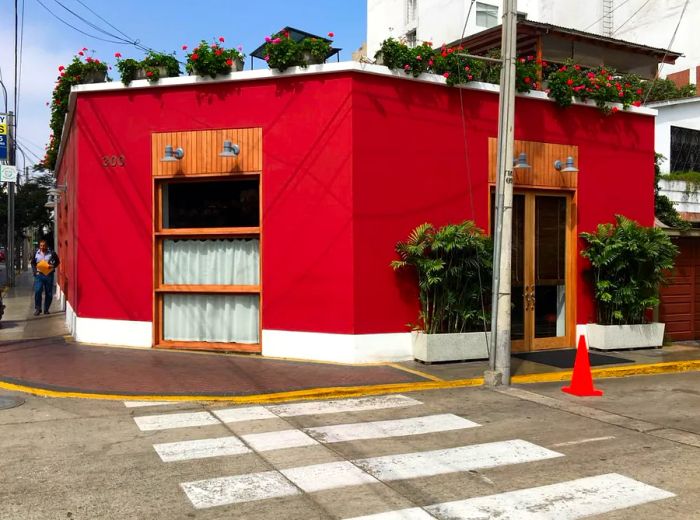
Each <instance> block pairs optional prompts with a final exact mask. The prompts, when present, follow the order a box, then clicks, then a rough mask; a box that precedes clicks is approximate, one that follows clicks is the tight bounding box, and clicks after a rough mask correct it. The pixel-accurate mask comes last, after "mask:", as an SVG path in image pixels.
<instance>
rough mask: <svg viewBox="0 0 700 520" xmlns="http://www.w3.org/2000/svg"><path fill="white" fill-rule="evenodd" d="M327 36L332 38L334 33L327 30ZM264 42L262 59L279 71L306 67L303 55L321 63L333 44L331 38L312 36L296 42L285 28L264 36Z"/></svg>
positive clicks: (306, 63)
mask: <svg viewBox="0 0 700 520" xmlns="http://www.w3.org/2000/svg"><path fill="white" fill-rule="evenodd" d="M328 36H329V37H330V38H332V37H333V36H335V35H334V34H333V33H332V32H329V33H328ZM265 42H266V43H265V47H264V53H265V54H264V57H263V59H264V60H265V61H266V62H267V65H268V66H269V67H270V68H271V69H277V70H279V71H280V72H284V71H285V70H287V69H288V68H290V67H306V66H307V65H308V62H307V60H306V57H305V55H308V56H309V57H310V58H311V60H312V61H313V62H317V63H323V62H324V61H326V58H327V57H328V54H329V53H330V50H331V45H332V44H333V40H327V39H325V38H312V37H309V38H304V39H302V40H301V41H298V42H297V41H295V40H294V39H292V38H291V36H290V35H289V31H285V30H283V31H280V32H278V33H275V34H273V35H272V36H266V37H265Z"/></svg>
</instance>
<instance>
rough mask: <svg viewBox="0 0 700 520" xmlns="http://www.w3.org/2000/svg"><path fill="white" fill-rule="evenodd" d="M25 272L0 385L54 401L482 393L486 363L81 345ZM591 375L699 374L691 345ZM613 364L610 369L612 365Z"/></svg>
mask: <svg viewBox="0 0 700 520" xmlns="http://www.w3.org/2000/svg"><path fill="white" fill-rule="evenodd" d="M31 287H32V277H31V273H29V272H25V273H23V274H22V275H20V276H19V277H18V278H17V286H16V287H15V288H13V289H10V290H9V291H8V292H7V294H6V296H5V304H6V306H7V309H6V314H5V317H4V319H3V320H2V322H0V388H4V389H7V390H15V391H24V392H28V393H34V394H37V395H44V396H54V397H88V398H101V399H119V398H140V399H155V400H162V399H166V400H168V399H172V400H186V399H194V400H197V399H203V398H205V399H207V400H228V401H233V402H263V401H279V400H285V399H298V398H316V397H327V398H330V397H338V396H356V395H369V394H378V393H385V392H406V391H418V390H427V389H439V388H456V387H469V386H479V385H481V384H483V379H482V374H483V373H484V371H485V370H486V368H487V363H486V362H485V361H474V362H465V363H447V364H434V365H424V364H420V363H417V362H405V363H379V364H368V365H347V364H333V363H314V362H307V361H297V360H287V359H271V358H262V357H260V356H251V355H237V354H222V353H205V352H184V351H162V350H153V349H133V348H120V347H107V346H96V345H86V344H77V343H75V342H73V341H72V339H71V338H70V337H68V336H66V332H67V331H66V330H65V327H64V321H65V316H64V314H63V313H61V312H56V311H57V310H58V309H57V306H56V303H54V305H53V309H52V310H53V313H52V314H50V315H48V316H45V315H41V316H33V297H32V291H31ZM605 354H606V356H608V357H607V358H601V359H603V361H602V363H603V364H602V365H600V366H597V367H595V368H594V369H593V373H594V377H595V378H597V379H598V378H609V377H622V376H627V375H637V374H644V373H666V372H683V371H687V370H700V347H698V345H697V344H694V343H691V344H684V345H673V346H669V347H664V348H663V349H650V350H638V351H625V352H612V353H605ZM610 363H611V364H610ZM513 374H514V377H513V382H514V383H515V384H518V383H533V382H546V381H567V380H569V379H570V378H571V370H570V369H568V368H557V367H553V366H550V365H547V364H543V363H540V362H534V361H531V360H527V359H519V358H515V357H514V358H513Z"/></svg>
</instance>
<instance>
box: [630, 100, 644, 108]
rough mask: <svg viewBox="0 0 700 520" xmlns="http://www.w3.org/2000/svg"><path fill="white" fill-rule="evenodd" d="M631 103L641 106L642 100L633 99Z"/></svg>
mask: <svg viewBox="0 0 700 520" xmlns="http://www.w3.org/2000/svg"><path fill="white" fill-rule="evenodd" d="M632 104H633V105H634V106H636V107H640V106H642V102H641V101H633V102H632Z"/></svg>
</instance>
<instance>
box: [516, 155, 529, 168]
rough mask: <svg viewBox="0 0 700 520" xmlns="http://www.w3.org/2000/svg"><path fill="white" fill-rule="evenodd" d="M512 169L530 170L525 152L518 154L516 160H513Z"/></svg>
mask: <svg viewBox="0 0 700 520" xmlns="http://www.w3.org/2000/svg"><path fill="white" fill-rule="evenodd" d="M513 168H515V169H520V168H530V165H529V164H528V163H527V154H526V153H525V152H520V154H518V158H517V159H514V160H513Z"/></svg>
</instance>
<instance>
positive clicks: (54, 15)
mask: <svg viewBox="0 0 700 520" xmlns="http://www.w3.org/2000/svg"><path fill="white" fill-rule="evenodd" d="M36 1H37V2H38V3H39V5H40V6H41V7H43V8H44V9H46V10H47V11H48V12H49V14H50V15H51V16H53V17H54V18H56V19H57V20H58V21H59V22H61V23H63V24H65V25H67V26H68V27H70V28H71V29H73V30H75V31H78V32H79V33H81V34H84V35H85V36H89V37H90V38H94V39H96V40H100V41H103V42H107V43H124V42H123V41H114V40H107V39H106V38H100V37H99V36H95V35H94V34H90V33H86V32H85V31H83V30H81V29H78V28H77V27H75V26H74V25H71V24H70V23H68V22H66V21H65V20H64V19H63V18H61V17H60V16H58V15H57V14H56V13H54V12H53V11H52V10H51V9H49V8H48V7H46V5H45V4H44V3H43V2H42V1H41V0H36Z"/></svg>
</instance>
